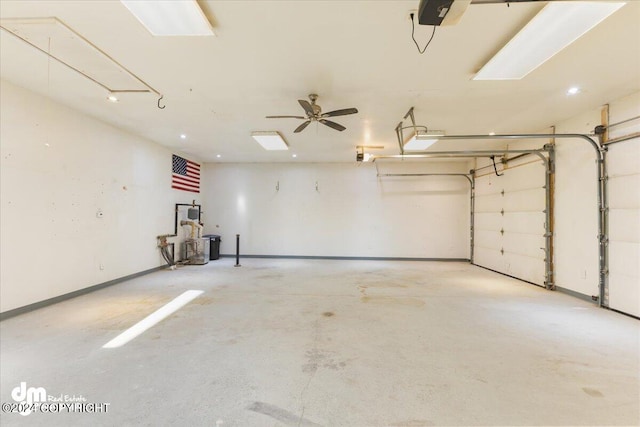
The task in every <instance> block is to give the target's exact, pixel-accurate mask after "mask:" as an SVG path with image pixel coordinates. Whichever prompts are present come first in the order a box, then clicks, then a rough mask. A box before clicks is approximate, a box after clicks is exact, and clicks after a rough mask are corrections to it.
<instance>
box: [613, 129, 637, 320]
mask: <svg viewBox="0 0 640 427" xmlns="http://www.w3.org/2000/svg"><path fill="white" fill-rule="evenodd" d="M607 169H608V170H607V174H608V176H609V180H608V183H607V185H608V191H609V193H608V194H609V203H608V204H609V307H610V308H613V309H615V310H619V311H622V312H624V313H628V314H631V315H634V316H640V266H639V264H640V261H639V260H640V139H638V138H636V139H633V140H631V141H625V142H620V143H618V144H613V145H611V146H609V152H608V153H607Z"/></svg>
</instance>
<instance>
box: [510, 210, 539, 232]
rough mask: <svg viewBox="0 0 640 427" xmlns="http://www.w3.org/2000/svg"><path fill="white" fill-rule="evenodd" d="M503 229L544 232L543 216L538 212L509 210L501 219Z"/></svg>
mask: <svg viewBox="0 0 640 427" xmlns="http://www.w3.org/2000/svg"><path fill="white" fill-rule="evenodd" d="M502 224H503V226H504V229H505V230H508V231H512V232H516V233H532V234H540V235H543V234H544V217H541V216H540V212H510V213H508V214H505V216H504V219H503V221H502Z"/></svg>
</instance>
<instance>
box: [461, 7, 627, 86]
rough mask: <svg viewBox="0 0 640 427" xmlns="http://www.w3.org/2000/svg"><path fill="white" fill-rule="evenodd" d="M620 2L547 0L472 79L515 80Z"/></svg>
mask: <svg viewBox="0 0 640 427" xmlns="http://www.w3.org/2000/svg"><path fill="white" fill-rule="evenodd" d="M624 5H625V2H623V1H606V2H598V1H554V2H549V3H548V4H547V5H546V6H545V7H544V8H543V9H542V10H541V11H540V13H538V14H537V15H536V16H535V17H534V18H533V19H532V20H531V21H529V23H528V24H527V25H525V26H524V28H523V29H522V30H520V32H519V33H518V34H516V35H515V37H513V38H512V39H511V41H509V43H507V44H506V45H505V46H504V47H503V48H502V49H501V50H500V51H499V52H498V53H497V54H496V55H495V56H494V57H493V58H491V60H490V61H489V62H487V63H486V64H485V66H484V67H482V69H481V70H480V71H479V72H478V73H477V74H476V75H475V77H474V78H473V80H519V79H521V78H523V77H524V76H526V75H527V74H529V73H530V72H531V71H533V70H535V69H536V68H538V67H539V66H540V65H542V64H544V63H545V62H546V61H547V60H549V59H550V58H551V57H553V56H554V55H555V54H556V53H558V52H560V51H561V50H562V49H564V48H565V47H567V46H569V45H570V44H571V43H573V42H574V41H576V40H577V39H578V38H580V36H582V35H583V34H585V33H586V32H588V31H589V30H591V29H592V28H593V27H595V26H596V25H598V24H599V23H600V22H602V21H604V20H605V19H606V18H607V17H608V16H609V15H611V14H612V13H614V12H615V11H616V10H618V9H620V8H621V7H622V6H624Z"/></svg>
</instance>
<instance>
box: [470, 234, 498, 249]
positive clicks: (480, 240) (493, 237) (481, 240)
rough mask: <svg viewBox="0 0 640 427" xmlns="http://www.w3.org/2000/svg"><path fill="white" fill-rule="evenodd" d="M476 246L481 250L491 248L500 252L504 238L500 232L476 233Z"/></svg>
mask: <svg viewBox="0 0 640 427" xmlns="http://www.w3.org/2000/svg"><path fill="white" fill-rule="evenodd" d="M473 240H474V244H475V245H476V246H478V247H480V248H491V249H495V250H497V251H499V250H500V249H501V248H502V236H501V235H500V232H498V231H484V230H478V231H476V235H475V237H474V239H473Z"/></svg>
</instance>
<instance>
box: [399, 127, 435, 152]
mask: <svg viewBox="0 0 640 427" xmlns="http://www.w3.org/2000/svg"><path fill="white" fill-rule="evenodd" d="M443 135H444V132H442V131H433V132H432V131H429V132H422V131H418V133H416V134H414V135H413V136H412V137H411V139H410V140H408V141H407V142H405V143H404V146H403V149H404V150H405V151H423V150H426V149H427V148H429V147H431V146H432V145H433V144H435V143H436V142H437V141H438V137H439V136H443Z"/></svg>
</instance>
